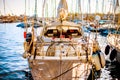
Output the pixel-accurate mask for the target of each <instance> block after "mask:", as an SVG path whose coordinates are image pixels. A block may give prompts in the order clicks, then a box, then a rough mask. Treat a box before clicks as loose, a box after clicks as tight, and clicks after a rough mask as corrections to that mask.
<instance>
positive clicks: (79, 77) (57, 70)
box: [29, 59, 91, 80]
mask: <svg viewBox="0 0 120 80" xmlns="http://www.w3.org/2000/svg"><path fill="white" fill-rule="evenodd" d="M29 64H30V66H31V74H32V77H33V79H34V80H86V79H87V77H88V75H89V74H90V69H91V65H90V64H89V63H81V62H80V61H79V60H38V59H37V60H34V61H33V62H31V63H29Z"/></svg>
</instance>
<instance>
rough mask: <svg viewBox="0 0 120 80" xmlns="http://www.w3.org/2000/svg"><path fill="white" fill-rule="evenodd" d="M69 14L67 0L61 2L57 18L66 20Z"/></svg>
mask: <svg viewBox="0 0 120 80" xmlns="http://www.w3.org/2000/svg"><path fill="white" fill-rule="evenodd" d="M67 14H68V5H67V2H66V0H60V2H59V5H58V8H57V17H59V18H62V19H65V18H66V17H67Z"/></svg>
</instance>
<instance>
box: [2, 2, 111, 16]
mask: <svg viewBox="0 0 120 80" xmlns="http://www.w3.org/2000/svg"><path fill="white" fill-rule="evenodd" d="M4 1H5V13H6V14H15V15H20V14H24V13H25V0H4ZM37 1H38V2H37V14H38V16H42V5H43V1H44V0H37ZM46 1H48V2H47V5H46V8H45V16H56V12H57V10H56V9H57V7H58V3H59V1H60V0H46ZM66 1H67V3H68V11H69V12H80V7H79V6H78V0H66ZM80 1H81V6H82V7H81V11H82V13H89V4H88V0H80ZM90 1H91V3H90V12H91V13H95V12H102V11H103V12H104V13H107V12H109V11H110V5H112V3H111V1H113V0H104V5H103V2H102V1H103V0H98V4H96V0H90ZM55 2H56V4H54V3H55ZM34 4H35V0H26V13H27V15H33V14H34V6H35V5H34ZM71 5H72V6H71ZM96 5H97V6H96ZM102 6H104V8H103V7H102ZM111 10H112V7H111ZM0 14H4V5H3V0H0Z"/></svg>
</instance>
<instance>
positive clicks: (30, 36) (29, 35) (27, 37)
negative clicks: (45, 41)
mask: <svg viewBox="0 0 120 80" xmlns="http://www.w3.org/2000/svg"><path fill="white" fill-rule="evenodd" d="M31 39H32V33H30V32H29V33H27V34H26V42H30V41H31Z"/></svg>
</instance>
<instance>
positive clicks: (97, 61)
mask: <svg viewBox="0 0 120 80" xmlns="http://www.w3.org/2000/svg"><path fill="white" fill-rule="evenodd" d="M92 62H93V64H94V66H95V69H96V70H97V71H98V70H100V69H101V68H103V67H104V66H105V57H104V55H103V53H102V52H100V51H96V52H93V54H92Z"/></svg>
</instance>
